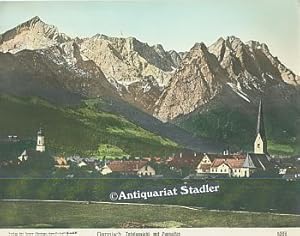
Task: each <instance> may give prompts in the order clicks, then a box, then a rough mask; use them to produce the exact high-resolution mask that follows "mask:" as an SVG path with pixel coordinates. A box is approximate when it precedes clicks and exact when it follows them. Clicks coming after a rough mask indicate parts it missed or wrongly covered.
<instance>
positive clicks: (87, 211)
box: [0, 202, 300, 228]
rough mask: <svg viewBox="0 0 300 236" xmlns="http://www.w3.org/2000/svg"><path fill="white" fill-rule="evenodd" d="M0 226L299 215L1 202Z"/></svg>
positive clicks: (274, 219)
mask: <svg viewBox="0 0 300 236" xmlns="http://www.w3.org/2000/svg"><path fill="white" fill-rule="evenodd" d="M0 212H1V214H0V227H1V228H5V227H33V228H36V227H46V228H48V227H55V228H57V227H66V228H68V227H72V228H111V227H114V228H118V227H126V228H128V227H137V228H142V227H155V228H156V227H157V228H160V227H167V228H169V227H299V226H300V215H299V216H295V215H275V214H269V213H240V212H226V211H220V212H217V211H209V210H202V209H201V210H200V209H199V210H198V209H197V210H193V209H185V208H181V207H177V206H161V205H158V206H153V205H152V206H151V205H149V206H141V205H111V204H105V203H103V204H83V203H82V204H78V203H33V202H1V203H0Z"/></svg>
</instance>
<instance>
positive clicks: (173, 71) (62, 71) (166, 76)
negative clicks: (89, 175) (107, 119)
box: [0, 17, 300, 153]
mask: <svg viewBox="0 0 300 236" xmlns="http://www.w3.org/2000/svg"><path fill="white" fill-rule="evenodd" d="M0 69H1V70H0V92H1V93H5V94H12V95H14V96H38V97H40V98H43V99H46V100H48V101H50V102H52V103H55V104H59V105H73V106H74V105H76V104H77V105H78V104H80V102H81V101H82V100H85V99H102V101H105V103H106V106H105V107H106V109H107V112H112V113H116V114H119V115H121V116H124V117H126V118H127V119H128V120H130V121H132V122H133V123H136V124H138V125H139V126H141V127H143V128H145V129H147V130H150V131H152V132H155V133H158V134H159V135H161V136H166V137H167V138H170V139H171V140H174V141H175V142H177V143H179V144H181V145H183V146H184V147H188V148H191V149H197V150H201V151H209V150H211V149H214V148H212V147H211V144H209V143H210V142H211V141H212V140H213V142H214V143H217V142H220V143H225V144H226V145H228V146H230V147H231V148H233V149H250V148H251V146H250V145H252V142H253V139H254V135H255V116H256V113H257V106H258V102H259V100H260V99H263V102H264V107H265V110H266V111H265V113H266V123H267V124H266V127H267V135H268V136H269V138H270V140H271V142H272V143H273V144H274V145H273V151H274V152H276V151H279V152H282V153H286V152H289V153H297V152H298V151H299V149H297V147H298V146H300V145H299V142H300V141H299V140H300V130H299V123H300V77H299V76H298V75H296V74H295V73H293V72H292V71H291V70H290V69H288V68H287V67H286V66H285V65H284V64H282V63H281V62H280V61H279V59H278V58H277V57H275V56H273V55H272V54H271V52H270V50H269V48H268V46H267V45H266V44H264V43H260V42H256V41H249V42H246V43H245V42H242V41H241V40H240V39H239V38H237V37H234V36H230V37H227V38H225V39H224V38H220V39H218V40H217V41H216V42H215V43H213V44H212V45H210V46H206V45H205V44H204V43H195V45H194V46H193V47H192V48H191V49H190V50H189V51H187V52H176V51H175V50H171V51H167V50H165V49H164V48H163V46H162V45H160V44H158V45H153V46H151V45H148V44H147V43H144V42H140V41H139V40H137V39H136V38H134V37H129V38H117V37H109V36H106V35H102V34H96V35H94V36H92V37H89V38H78V37H76V38H72V37H69V36H67V35H66V34H64V33H60V32H59V31H58V29H57V28H56V27H55V26H52V25H48V24H46V23H44V22H43V21H42V20H41V19H40V18H39V17H34V18H32V19H30V20H29V21H27V22H24V23H22V24H20V25H18V26H16V27H15V28H13V29H11V30H9V31H7V32H5V33H3V34H2V35H0ZM208 140H209V141H208ZM278 145H281V146H278ZM208 146H210V148H207V150H206V147H208ZM213 146H214V145H213ZM216 146H218V145H216ZM271 146H272V145H271ZM278 147H280V148H278ZM216 149H218V148H216ZM287 149H288V150H289V151H287Z"/></svg>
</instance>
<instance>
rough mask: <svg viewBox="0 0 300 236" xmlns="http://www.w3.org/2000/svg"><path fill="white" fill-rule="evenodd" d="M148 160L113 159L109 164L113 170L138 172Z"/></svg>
mask: <svg viewBox="0 0 300 236" xmlns="http://www.w3.org/2000/svg"><path fill="white" fill-rule="evenodd" d="M147 163H148V162H147V161H144V160H132V161H131V160H128V161H127V160H126V161H125V160H115V161H111V162H110V163H109V164H108V165H107V166H108V167H109V168H110V169H111V170H112V172H137V171H138V170H139V169H141V168H142V167H144V166H145V165H146V164H147Z"/></svg>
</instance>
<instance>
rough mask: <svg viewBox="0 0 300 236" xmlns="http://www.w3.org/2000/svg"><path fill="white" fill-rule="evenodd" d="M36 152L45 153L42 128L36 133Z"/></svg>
mask: <svg viewBox="0 0 300 236" xmlns="http://www.w3.org/2000/svg"><path fill="white" fill-rule="evenodd" d="M36 151H37V152H45V136H44V132H43V130H42V128H40V130H39V131H38V133H37V141H36Z"/></svg>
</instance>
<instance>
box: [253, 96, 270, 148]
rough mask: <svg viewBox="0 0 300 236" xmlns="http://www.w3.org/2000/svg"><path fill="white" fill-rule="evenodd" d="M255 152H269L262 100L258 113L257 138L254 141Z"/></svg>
mask: <svg viewBox="0 0 300 236" xmlns="http://www.w3.org/2000/svg"><path fill="white" fill-rule="evenodd" d="M254 153H255V154H267V138H266V133H265V126H264V115H263V105H262V101H261V100H260V102H259V108H258V115H257V127H256V139H255V142H254Z"/></svg>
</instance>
